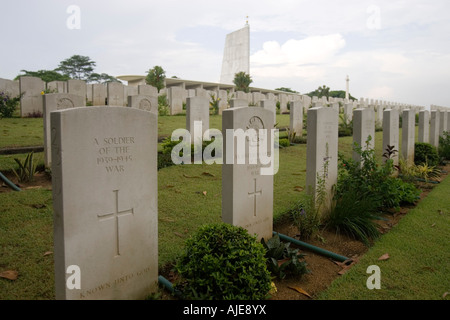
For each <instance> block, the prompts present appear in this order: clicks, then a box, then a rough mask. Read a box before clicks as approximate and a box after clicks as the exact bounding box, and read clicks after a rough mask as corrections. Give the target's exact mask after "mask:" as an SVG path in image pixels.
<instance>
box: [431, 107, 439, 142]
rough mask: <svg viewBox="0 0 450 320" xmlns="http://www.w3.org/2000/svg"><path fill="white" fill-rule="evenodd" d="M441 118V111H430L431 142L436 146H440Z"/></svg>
mask: <svg viewBox="0 0 450 320" xmlns="http://www.w3.org/2000/svg"><path fill="white" fill-rule="evenodd" d="M439 118H440V112H439V111H437V110H431V112H430V144H432V145H433V146H435V147H436V148H437V147H438V146H439Z"/></svg>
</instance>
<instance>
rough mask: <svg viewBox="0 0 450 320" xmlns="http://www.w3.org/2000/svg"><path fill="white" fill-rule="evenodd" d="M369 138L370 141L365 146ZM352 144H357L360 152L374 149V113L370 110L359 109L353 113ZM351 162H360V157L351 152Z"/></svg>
mask: <svg viewBox="0 0 450 320" xmlns="http://www.w3.org/2000/svg"><path fill="white" fill-rule="evenodd" d="M369 136H370V137H371V140H370V142H369V144H368V145H367V143H366V141H367V140H368V138H369ZM353 142H354V143H355V142H356V143H357V144H358V146H360V147H361V149H362V150H367V149H373V148H374V147H375V112H374V111H373V109H372V108H361V109H356V110H354V111H353ZM353 160H354V161H356V162H360V161H361V156H360V155H359V154H358V153H357V152H355V151H353Z"/></svg>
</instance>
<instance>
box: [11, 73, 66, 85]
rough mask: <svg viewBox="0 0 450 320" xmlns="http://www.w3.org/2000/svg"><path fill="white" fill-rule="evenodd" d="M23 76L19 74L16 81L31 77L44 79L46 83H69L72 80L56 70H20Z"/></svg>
mask: <svg viewBox="0 0 450 320" xmlns="http://www.w3.org/2000/svg"><path fill="white" fill-rule="evenodd" d="M20 72H23V74H19V75H18V76H17V77H16V78H15V79H14V80H19V78H20V77H24V76H29V77H36V78H40V79H42V81H45V82H51V81H67V80H69V79H70V77H69V76H68V75H64V74H61V73H59V72H57V71H55V70H38V71H29V70H20Z"/></svg>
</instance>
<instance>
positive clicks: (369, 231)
mask: <svg viewBox="0 0 450 320" xmlns="http://www.w3.org/2000/svg"><path fill="white" fill-rule="evenodd" d="M369 142H370V137H369V139H368V141H366V145H367V146H368V145H369ZM354 150H355V151H356V152H357V153H359V154H360V155H361V163H359V162H355V161H353V160H352V159H344V158H343V157H342V155H339V159H340V162H339V172H338V183H337V185H336V188H335V195H334V202H335V205H334V207H333V208H332V210H331V213H330V215H329V216H328V218H327V223H326V224H327V226H328V227H332V228H335V229H336V230H337V231H343V232H345V233H347V234H348V235H350V236H353V237H355V238H357V239H359V240H361V241H363V242H364V243H365V244H368V243H369V240H370V239H373V238H376V237H378V235H379V234H378V230H377V227H376V226H377V225H376V223H375V222H374V220H375V219H377V212H378V211H380V210H384V209H388V208H398V207H400V205H401V204H403V203H414V202H415V201H416V200H417V198H418V196H419V194H420V191H419V190H418V189H417V188H416V187H415V186H414V185H413V184H412V183H408V182H405V181H403V180H402V179H399V178H397V177H394V176H393V173H394V165H393V160H392V159H391V157H392V156H393V155H394V154H395V153H396V152H397V150H394V148H393V147H388V148H387V149H386V152H385V153H384V155H383V156H384V157H385V158H386V161H385V162H384V163H383V164H382V165H379V164H378V163H377V162H376V160H375V151H374V150H373V149H368V148H366V149H364V150H363V149H362V148H361V147H359V146H357V145H355V147H354Z"/></svg>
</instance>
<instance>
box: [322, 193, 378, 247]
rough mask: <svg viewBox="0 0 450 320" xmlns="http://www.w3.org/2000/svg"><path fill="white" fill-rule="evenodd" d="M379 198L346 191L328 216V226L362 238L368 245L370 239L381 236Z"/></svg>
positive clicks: (359, 238)
mask: <svg viewBox="0 0 450 320" xmlns="http://www.w3.org/2000/svg"><path fill="white" fill-rule="evenodd" d="M377 206H378V201H377V198H376V197H375V196H373V195H371V194H370V193H367V194H366V195H365V196H363V197H362V196H361V195H360V194H358V193H356V192H351V191H349V192H345V193H342V194H340V196H339V197H338V198H337V199H336V205H335V206H334V208H333V210H332V211H331V213H330V215H329V216H328V218H327V224H326V225H327V227H328V228H332V229H335V230H336V231H337V232H342V233H345V234H347V235H348V236H351V237H354V238H356V239H358V240H361V241H362V242H363V243H364V244H366V245H368V244H369V240H370V239H376V238H378V237H379V235H380V232H379V231H378V229H377V224H376V223H375V222H374V220H375V219H378V217H377V215H376V212H377Z"/></svg>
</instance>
